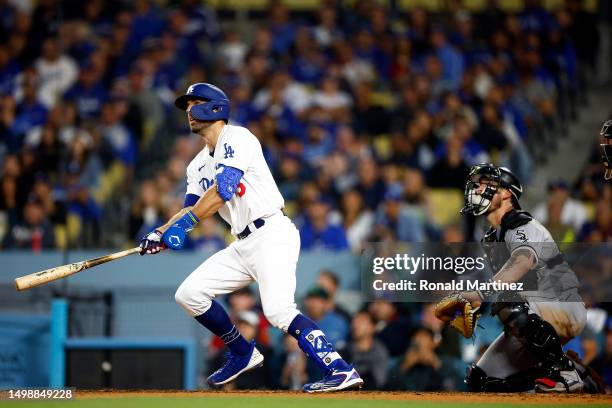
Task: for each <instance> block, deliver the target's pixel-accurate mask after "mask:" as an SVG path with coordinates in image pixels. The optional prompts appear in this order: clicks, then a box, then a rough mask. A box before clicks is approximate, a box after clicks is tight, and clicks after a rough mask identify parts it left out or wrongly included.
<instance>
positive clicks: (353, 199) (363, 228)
mask: <svg viewBox="0 0 612 408" xmlns="http://www.w3.org/2000/svg"><path fill="white" fill-rule="evenodd" d="M342 217H343V222H344V228H345V230H346V239H347V241H348V244H349V247H350V249H351V251H352V252H353V253H360V251H361V250H362V249H363V244H364V242H365V241H366V240H367V238H368V237H369V236H370V233H371V231H372V226H373V224H374V214H372V212H371V211H369V210H368V209H367V208H365V205H364V202H363V197H362V196H361V194H359V192H357V191H356V190H349V191H347V192H345V193H344V194H343V196H342Z"/></svg>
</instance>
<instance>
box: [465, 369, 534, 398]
mask: <svg viewBox="0 0 612 408" xmlns="http://www.w3.org/2000/svg"><path fill="white" fill-rule="evenodd" d="M535 377H536V375H535V372H534V373H532V372H520V373H516V374H512V375H510V376H508V377H507V378H496V377H489V376H487V374H486V373H485V372H484V370H483V369H482V368H480V367H478V366H477V365H476V364H472V365H471V366H469V367H468V368H467V371H466V373H465V383H466V384H467V386H468V387H469V389H470V390H471V391H475V392H523V391H530V390H533V382H534V381H535Z"/></svg>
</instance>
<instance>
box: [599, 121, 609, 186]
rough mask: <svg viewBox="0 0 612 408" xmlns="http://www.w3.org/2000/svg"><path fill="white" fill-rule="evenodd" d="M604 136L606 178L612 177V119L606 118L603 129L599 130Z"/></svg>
mask: <svg viewBox="0 0 612 408" xmlns="http://www.w3.org/2000/svg"><path fill="white" fill-rule="evenodd" d="M599 134H600V135H601V136H603V138H604V140H603V143H602V144H600V146H601V159H602V160H603V164H604V179H605V180H610V179H612V119H610V120H606V121H605V123H604V124H603V126H602V127H601V131H600V132H599Z"/></svg>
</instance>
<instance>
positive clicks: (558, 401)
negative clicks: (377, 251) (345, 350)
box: [76, 390, 612, 406]
mask: <svg viewBox="0 0 612 408" xmlns="http://www.w3.org/2000/svg"><path fill="white" fill-rule="evenodd" d="M76 396H77V399H79V398H123V397H166V398H167V397H180V398H241V397H242V398H258V397H269V398H291V399H294V398H325V399H327V398H329V399H342V400H347V399H356V400H381V401H385V400H386V401H418V402H423V401H429V402H447V403H453V402H462V403H465V402H474V403H492V404H496V403H499V404H504V403H506V404H510V403H512V404H555V405H570V404H571V405H582V404H608V405H610V406H612V395H592V394H526V393H515V394H477V393H461V392H380V391H355V392H342V393H327V394H305V393H303V392H298V391H232V392H228V391H115V390H108V391H80V390H77V391H76Z"/></svg>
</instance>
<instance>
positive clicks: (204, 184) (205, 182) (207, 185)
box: [200, 177, 213, 191]
mask: <svg viewBox="0 0 612 408" xmlns="http://www.w3.org/2000/svg"><path fill="white" fill-rule="evenodd" d="M200 185H201V186H202V188H203V189H204V191H206V190H208V189H209V188H210V186H212V185H213V181H212V179H207V178H206V177H202V179H201V180H200Z"/></svg>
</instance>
